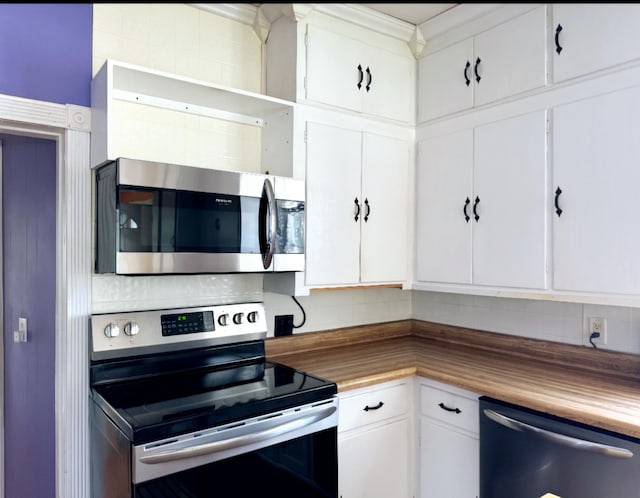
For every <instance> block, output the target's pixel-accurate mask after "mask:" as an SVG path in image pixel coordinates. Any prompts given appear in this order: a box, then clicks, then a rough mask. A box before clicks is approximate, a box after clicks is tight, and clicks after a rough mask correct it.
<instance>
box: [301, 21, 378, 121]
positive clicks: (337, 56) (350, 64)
mask: <svg viewBox="0 0 640 498" xmlns="http://www.w3.org/2000/svg"><path fill="white" fill-rule="evenodd" d="M362 47H363V45H362V44H361V43H360V42H358V41H357V40H353V39H351V38H347V37H345V36H341V35H339V34H337V33H333V32H331V31H326V30H323V29H320V28H318V27H316V26H312V25H309V26H308V27H307V75H306V97H307V99H309V100H314V101H316V102H322V103H325V104H329V105H333V106H336V107H340V108H342V109H348V110H351V111H358V112H360V111H361V110H362V98H363V92H365V93H366V90H365V85H366V83H367V76H366V74H365V70H366V62H365V61H363V60H361V59H362V51H363V48H362ZM358 65H360V69H358Z"/></svg>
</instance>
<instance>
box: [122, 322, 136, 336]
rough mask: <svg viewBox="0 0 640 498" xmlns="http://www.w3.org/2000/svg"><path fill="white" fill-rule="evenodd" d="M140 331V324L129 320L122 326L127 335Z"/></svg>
mask: <svg viewBox="0 0 640 498" xmlns="http://www.w3.org/2000/svg"><path fill="white" fill-rule="evenodd" d="M138 332H140V326H139V325H138V324H137V323H136V322H129V323H127V324H126V325H125V326H124V333H125V334H127V335H137V334H138Z"/></svg>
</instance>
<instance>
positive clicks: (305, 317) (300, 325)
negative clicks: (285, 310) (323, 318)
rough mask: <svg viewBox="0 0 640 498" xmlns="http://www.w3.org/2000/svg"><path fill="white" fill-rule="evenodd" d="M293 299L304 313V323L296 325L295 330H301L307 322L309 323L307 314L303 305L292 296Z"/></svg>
mask: <svg viewBox="0 0 640 498" xmlns="http://www.w3.org/2000/svg"><path fill="white" fill-rule="evenodd" d="M291 299H293V300H294V301H295V303H296V304H297V305H298V306H299V307H300V310H301V311H302V323H300V324H299V325H294V326H293V328H294V329H299V328H300V327H302V326H303V325H304V324H305V322H306V321H307V314H306V313H305V312H304V308H303V307H302V305H301V304H300V303H299V302H298V300H297V299H296V298H295V296H291Z"/></svg>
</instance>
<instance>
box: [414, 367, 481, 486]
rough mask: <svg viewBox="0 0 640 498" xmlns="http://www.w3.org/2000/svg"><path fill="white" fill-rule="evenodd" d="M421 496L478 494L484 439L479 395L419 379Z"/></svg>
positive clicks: (417, 471) (419, 474)
mask: <svg viewBox="0 0 640 498" xmlns="http://www.w3.org/2000/svg"><path fill="white" fill-rule="evenodd" d="M417 385H418V399H419V400H420V401H419V411H418V419H419V432H420V434H419V451H418V465H417V467H416V473H417V475H418V476H419V479H418V481H419V484H418V486H419V494H418V495H417V496H420V497H421V498H441V497H447V498H478V496H479V488H480V483H479V470H480V444H479V443H480V441H479V416H478V396H477V395H476V394H474V393H471V392H468V391H464V390H462V389H458V388H455V387H453V386H449V385H447V384H442V383H440V382H435V381H431V380H427V379H423V378H419V379H418V384H417Z"/></svg>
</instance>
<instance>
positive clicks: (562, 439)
mask: <svg viewBox="0 0 640 498" xmlns="http://www.w3.org/2000/svg"><path fill="white" fill-rule="evenodd" d="M484 414H485V415H486V416H487V417H488V418H490V419H491V420H493V421H494V422H497V423H498V424H500V425H503V426H504V427H507V428H509V429H511V430H514V431H518V432H531V433H534V434H536V435H537V436H539V437H541V438H542V439H546V440H547V441H550V442H552V443H556V444H560V445H562V446H568V447H570V448H574V449H577V450H582V451H589V452H592V453H599V454H601V455H606V456H610V457H614V458H632V457H633V452H631V451H629V450H628V449H626V448H618V447H616V446H609V445H607V444H601V443H595V442H593V441H587V440H584V439H578V438H575V437H571V436H565V435H564V434H558V433H557V432H551V431H548V430H546V429H541V428H540V427H535V426H533V425H529V424H525V423H524V422H520V421H519V420H515V419H513V418H510V417H507V416H506V415H502V414H501V413H497V412H495V411H493V410H489V409H485V410H484Z"/></svg>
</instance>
